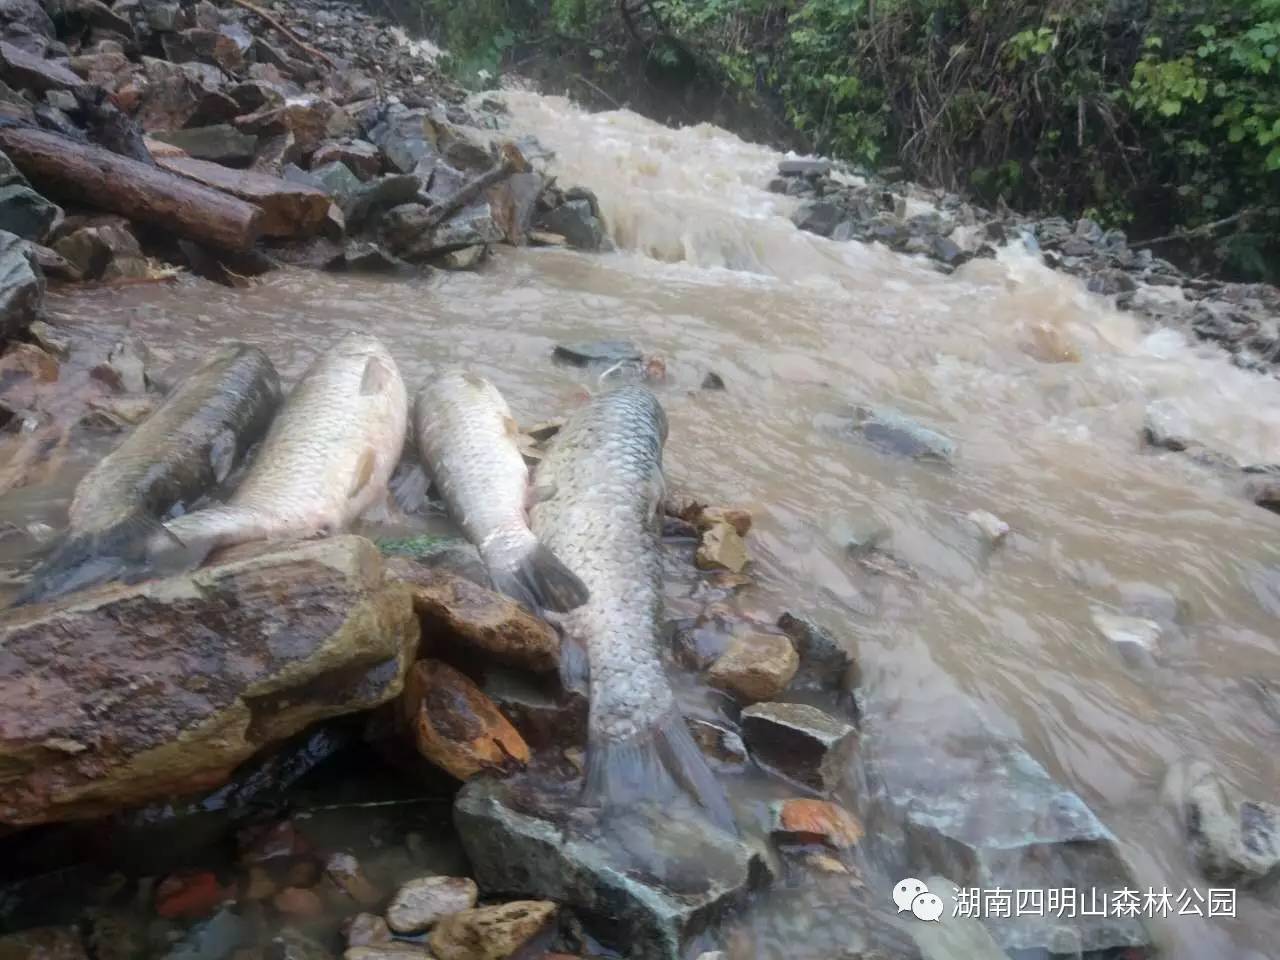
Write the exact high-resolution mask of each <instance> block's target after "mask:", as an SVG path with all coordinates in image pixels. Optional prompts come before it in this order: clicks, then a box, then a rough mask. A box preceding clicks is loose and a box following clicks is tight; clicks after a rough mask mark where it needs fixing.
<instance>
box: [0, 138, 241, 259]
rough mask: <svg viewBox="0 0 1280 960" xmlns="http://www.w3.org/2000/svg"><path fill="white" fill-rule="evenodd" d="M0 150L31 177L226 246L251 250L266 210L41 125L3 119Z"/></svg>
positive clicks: (63, 194)
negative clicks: (38, 126) (11, 123)
mask: <svg viewBox="0 0 1280 960" xmlns="http://www.w3.org/2000/svg"><path fill="white" fill-rule="evenodd" d="M0 150H3V151H4V152H5V153H6V154H8V155H9V159H11V160H12V161H13V163H14V165H15V166H16V167H17V168H18V169H19V170H21V171H22V172H23V173H24V174H25V175H26V177H27V179H28V180H30V181H31V182H32V184H33V185H34V186H35V187H36V188H37V189H38V190H41V191H42V192H44V193H48V194H51V195H53V196H54V197H57V198H59V199H63V198H65V199H69V200H75V201H78V202H80V203H83V204H86V205H87V206H90V207H94V208H96V209H99V210H106V211H108V212H110V213H118V214H120V215H122V216H125V217H128V218H129V219H130V220H134V221H137V222H139V223H150V224H155V225H157V226H160V227H164V228H166V229H168V230H171V231H172V232H174V233H176V234H178V235H179V236H183V237H190V238H191V239H193V240H198V241H200V242H201V243H204V244H209V245H212V246H217V247H222V248H224V249H227V250H247V249H249V248H250V247H252V246H253V243H254V241H255V240H256V239H257V238H258V234H259V232H260V230H261V221H262V218H263V214H262V211H261V210H260V209H259V208H258V207H256V206H254V205H253V204H251V203H247V202H245V201H244V200H241V199H239V198H237V197H233V196H231V195H229V194H227V193H223V192H222V191H220V190H215V189H213V188H211V187H207V186H204V185H203V184H200V183H196V182H195V181H194V180H191V179H188V178H187V177H183V176H180V175H178V174H176V173H171V172H169V171H168V170H160V169H158V168H156V167H152V166H148V165H147V164H145V163H140V162H139V161H137V160H131V159H130V158H128V157H122V156H120V155H119V154H115V153H111V152H110V151H109V150H104V149H102V148H101V147H95V146H93V145H92V144H87V143H79V142H77V141H74V140H69V139H67V138H66V137H62V136H59V135H58V134H56V133H50V132H48V131H46V130H38V129H36V128H34V127H27V126H19V125H9V124H0Z"/></svg>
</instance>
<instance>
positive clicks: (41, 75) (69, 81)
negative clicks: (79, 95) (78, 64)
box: [0, 40, 84, 93]
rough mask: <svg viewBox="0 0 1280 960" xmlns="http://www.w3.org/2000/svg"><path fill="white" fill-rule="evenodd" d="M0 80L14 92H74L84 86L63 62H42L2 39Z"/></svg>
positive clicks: (37, 57) (40, 58) (0, 44)
mask: <svg viewBox="0 0 1280 960" xmlns="http://www.w3.org/2000/svg"><path fill="white" fill-rule="evenodd" d="M0 80H3V81H4V82H5V83H7V84H9V86H11V87H14V88H16V89H19V90H21V89H27V90H33V91H35V92H36V93H44V92H45V91H46V90H76V89H78V88H80V87H83V86H84V81H83V80H81V79H80V78H79V77H78V76H76V75H75V73H73V72H72V71H71V69H70V68H69V67H67V66H66V65H65V63H63V62H60V61H57V60H46V59H44V58H43V57H41V56H38V55H36V54H32V53H28V52H27V51H26V50H23V49H22V48H20V47H16V46H14V45H13V44H12V43H6V42H4V41H3V40H0Z"/></svg>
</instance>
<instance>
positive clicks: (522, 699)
mask: <svg viewBox="0 0 1280 960" xmlns="http://www.w3.org/2000/svg"><path fill="white" fill-rule="evenodd" d="M482 689H483V690H484V692H485V695H486V696H487V697H489V699H490V700H492V701H493V702H494V703H495V704H497V707H498V709H499V710H501V711H502V715H503V716H504V717H506V718H507V719H508V720H510V721H511V723H512V725H513V726H514V727H515V728H516V729H517V730H518V731H520V736H522V737H524V739H525V742H526V743H528V744H529V745H530V746H531V747H533V748H534V749H540V748H544V747H551V746H561V745H563V744H565V743H574V742H579V741H581V740H582V739H583V737H584V736H585V735H586V732H587V711H586V703H585V702H584V700H583V699H582V698H573V697H569V698H564V697H562V696H561V695H560V688H559V684H558V683H557V682H556V678H555V677H554V676H552V675H545V676H541V677H539V676H533V675H531V674H529V673H526V672H524V671H518V670H508V669H506V668H503V667H492V666H488V665H486V666H485V671H484V684H483V687H482Z"/></svg>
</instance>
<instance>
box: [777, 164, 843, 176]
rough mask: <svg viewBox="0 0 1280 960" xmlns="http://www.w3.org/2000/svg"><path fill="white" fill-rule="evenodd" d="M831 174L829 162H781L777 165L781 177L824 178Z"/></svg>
mask: <svg viewBox="0 0 1280 960" xmlns="http://www.w3.org/2000/svg"><path fill="white" fill-rule="evenodd" d="M830 172H831V161H830V160H783V161H781V162H780V163H779V164H778V175H779V176H782V177H813V178H817V177H825V176H826V175H827V174H829V173H830Z"/></svg>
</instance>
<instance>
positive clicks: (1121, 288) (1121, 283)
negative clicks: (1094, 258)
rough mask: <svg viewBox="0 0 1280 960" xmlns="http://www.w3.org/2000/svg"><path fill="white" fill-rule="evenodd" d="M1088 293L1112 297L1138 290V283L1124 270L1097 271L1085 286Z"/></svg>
mask: <svg viewBox="0 0 1280 960" xmlns="http://www.w3.org/2000/svg"><path fill="white" fill-rule="evenodd" d="M1086 286H1087V288H1088V290H1089V292H1090V293H1100V294H1102V295H1103V296H1113V295H1115V294H1117V293H1128V292H1129V291H1131V290H1136V289H1137V288H1138V282H1137V281H1136V280H1134V279H1133V277H1132V276H1131V275H1130V274H1128V273H1127V272H1125V271H1124V270H1118V269H1114V268H1109V269H1106V270H1099V271H1098V272H1097V273H1095V274H1093V275H1091V276H1090V277H1089V280H1088V282H1087V284H1086Z"/></svg>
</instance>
